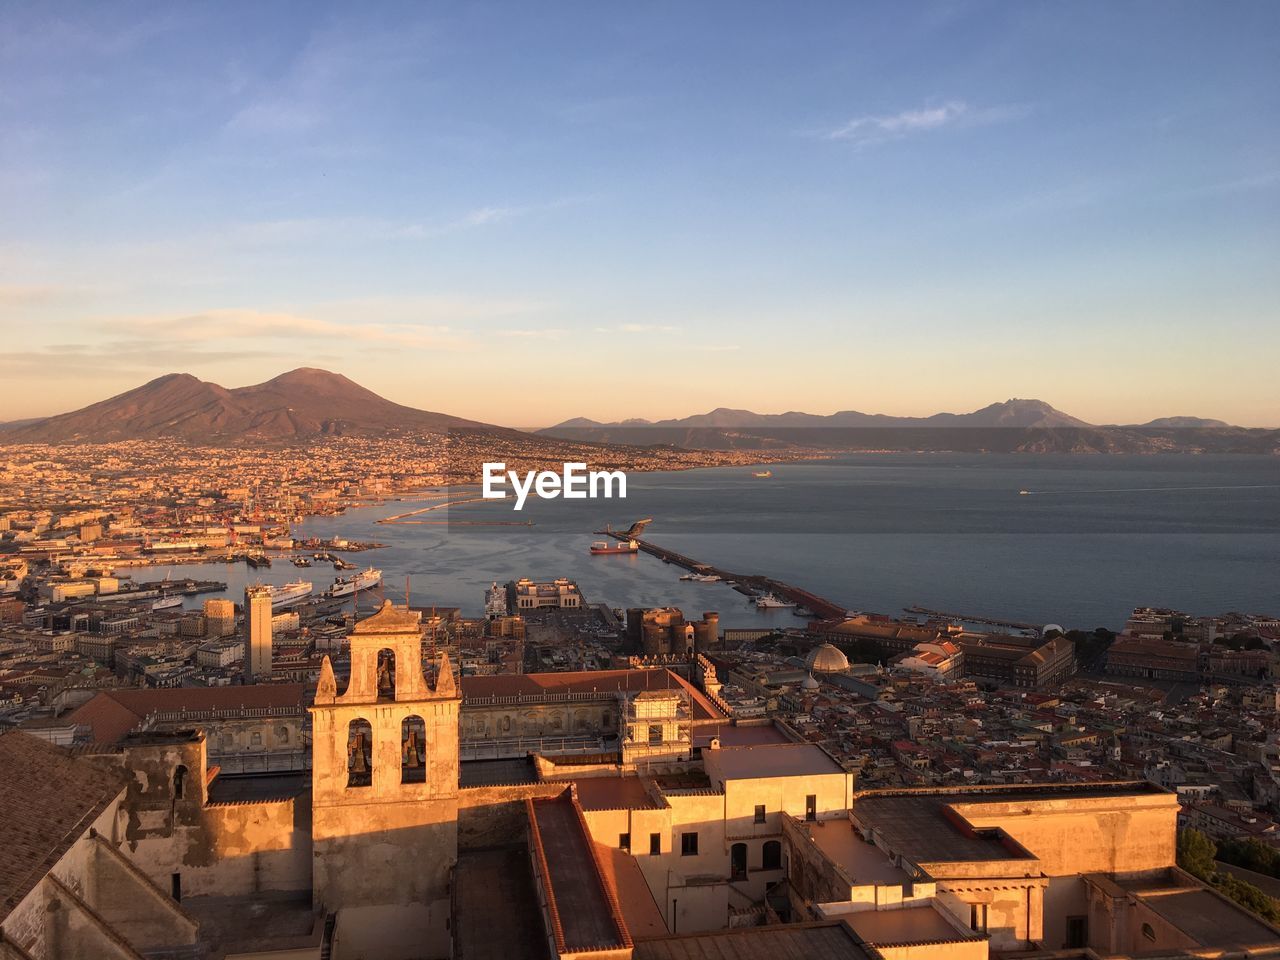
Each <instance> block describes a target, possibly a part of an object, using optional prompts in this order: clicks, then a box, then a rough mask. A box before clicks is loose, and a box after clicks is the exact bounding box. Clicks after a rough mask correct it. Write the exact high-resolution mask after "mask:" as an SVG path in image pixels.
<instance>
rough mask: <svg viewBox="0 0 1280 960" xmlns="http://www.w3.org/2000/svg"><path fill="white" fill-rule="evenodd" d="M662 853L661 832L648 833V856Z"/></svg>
mask: <svg viewBox="0 0 1280 960" xmlns="http://www.w3.org/2000/svg"><path fill="white" fill-rule="evenodd" d="M661 853H662V834H660V833H651V834H649V856H651V857H656V856H658V855H660V854H661Z"/></svg>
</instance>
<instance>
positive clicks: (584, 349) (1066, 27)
mask: <svg viewBox="0 0 1280 960" xmlns="http://www.w3.org/2000/svg"><path fill="white" fill-rule="evenodd" d="M1278 265H1280V4H1277V3H1274V2H1270V0H1260V2H1250V0H1240V2H1233V3H1230V4H1223V3H1219V2H1215V0H1204V2H1199V3H1189V2H1179V0H1161V2H1151V3H1145V2H1113V0H1106V2H1097V3H1089V2H1081V3H1073V4H1070V5H1062V4H1056V3H1047V2H1035V0H1028V2H1020V3H1013V2H1004V3H987V2H981V0H948V2H939V3H924V2H921V3H910V4H903V3H899V2H883V3H876V2H860V3H853V4H850V3H846V2H831V3H823V2H818V0H811V2H805V3H799V4H797V3H782V2H776V3H755V2H750V0H737V2H732V3H718V2H699V3H688V2H680V3H664V2H652V3H650V2H646V3H638V4H636V3H632V4H623V3H602V2H599V0H589V2H581V3H573V2H550V0H549V2H546V3H526V2H516V0H513V2H509V3H492V4H489V3H468V4H452V3H430V2H413V3H406V4H402V5H401V4H394V3H371V4H359V5H356V4H347V3H341V4H333V5H326V4H324V3H320V2H305V3H294V4H290V3H286V2H272V3H266V4H263V3H239V4H237V3H230V2H223V3H209V4H198V3H185V4H173V3H155V4H147V3H142V4H133V3H125V2H120V3H97V2H93V3H85V4H82V5H77V4H75V3H70V2H68V3H58V4H49V3H22V2H15V0H0V336H2V337H3V340H2V341H0V344H2V345H0V382H3V384H4V387H3V389H0V420H10V419H18V418H24V417H34V416H42V415H48V414H52V413H58V412H62V411H65V410H70V409H74V408H76V407H79V406H82V405H84V404H87V403H90V402H93V401H96V400H100V399H102V398H104V397H107V396H109V395H112V394H115V393H119V392H122V391H124V390H127V389H130V388H132V387H134V386H137V385H138V384H140V383H142V382H144V381H146V380H149V379H151V378H153V377H156V376H160V375H162V374H165V373H169V372H188V373H193V374H195V375H196V376H198V377H200V378H202V379H205V380H212V381H214V382H217V383H221V384H223V385H224V386H229V387H234V386H242V385H245V384H249V383H256V382H261V381H263V380H266V379H269V378H270V377H272V376H275V375H276V374H278V373H281V372H283V371H285V370H288V369H292V368H294V367H299V366H317V367H324V368H326V369H330V370H334V371H337V372H340V373H343V374H345V375H347V376H349V377H351V378H352V379H354V380H356V381H358V382H360V383H362V384H363V385H365V386H367V387H369V388H371V389H373V390H375V391H377V392H379V393H381V394H383V395H384V396H387V397H389V398H390V399H393V400H396V401H398V402H401V403H406V404H409V405H412V406H417V407H421V408H424V409H428V410H435V411H441V412H446V413H451V414H455V415H459V416H466V417H471V418H475V419H480V420H485V421H489V422H496V423H502V424H509V425H515V426H541V425H547V424H551V423H555V422H558V421H560V420H563V419H567V418H569V417H574V416H587V417H591V418H593V419H597V420H615V419H621V418H626V417H646V418H651V419H654V418H660V417H670V416H683V415H687V414H692V413H698V412H704V411H706V410H709V409H712V408H714V407H719V406H728V407H742V408H748V409H753V410H756V411H759V412H780V411H785V410H805V411H809V412H813V413H830V412H833V411H836V410H863V411H866V412H882V413H891V414H900V415H925V414H930V413H934V412H937V411H941V410H948V411H954V412H961V411H966V410H972V409H976V408H978V407H981V406H985V405H986V404H988V403H991V402H994V401H999V400H1004V399H1006V398H1009V397H1035V398H1039V399H1043V400H1046V401H1048V402H1050V403H1052V404H1053V405H1054V406H1056V407H1058V408H1060V409H1063V410H1066V411H1068V412H1069V413H1071V414H1073V415H1075V416H1078V417H1082V418H1084V419H1086V420H1089V421H1091V422H1095V423H1115V422H1120V423H1131V422H1142V421H1145V420H1149V419H1152V418H1154V417H1159V416H1172V415H1198V416H1205V417H1215V418H1220V419H1224V420H1228V421H1230V422H1233V423H1239V424H1243V425H1246V426H1277V425H1280V402H1278V401H1277V392H1276V389H1275V382H1276V358H1277V357H1278V356H1280V322H1278V321H1280V317H1278V316H1277V313H1278V306H1277V305H1278V304H1280V268H1278Z"/></svg>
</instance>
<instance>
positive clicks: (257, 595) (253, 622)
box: [244, 586, 271, 680]
mask: <svg viewBox="0 0 1280 960" xmlns="http://www.w3.org/2000/svg"><path fill="white" fill-rule="evenodd" d="M244 619H245V625H246V626H245V629H246V631H247V632H248V634H249V649H248V652H247V655H246V656H245V662H244V666H245V676H246V677H250V678H252V679H254V680H270V679H271V590H270V588H269V587H263V586H256V587H246V588H245V591H244Z"/></svg>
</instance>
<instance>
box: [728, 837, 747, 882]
mask: <svg viewBox="0 0 1280 960" xmlns="http://www.w3.org/2000/svg"><path fill="white" fill-rule="evenodd" d="M729 879H730V880H745V879H747V845H746V844H745V843H735V844H734V845H733V846H732V847H731V848H730V849H729Z"/></svg>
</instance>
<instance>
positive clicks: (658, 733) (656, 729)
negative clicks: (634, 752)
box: [649, 723, 662, 746]
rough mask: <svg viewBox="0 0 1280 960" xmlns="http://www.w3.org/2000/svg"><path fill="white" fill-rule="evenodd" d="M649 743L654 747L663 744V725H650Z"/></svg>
mask: <svg viewBox="0 0 1280 960" xmlns="http://www.w3.org/2000/svg"><path fill="white" fill-rule="evenodd" d="M649 743H650V745H653V746H656V745H658V744H660V743H662V724H660V723H653V724H650V725H649Z"/></svg>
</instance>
